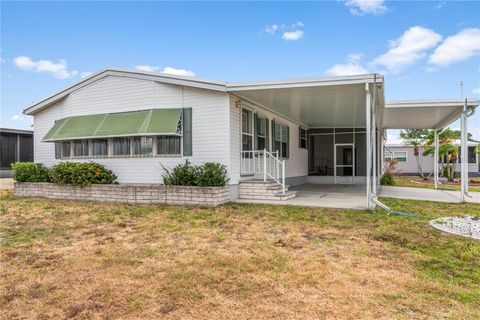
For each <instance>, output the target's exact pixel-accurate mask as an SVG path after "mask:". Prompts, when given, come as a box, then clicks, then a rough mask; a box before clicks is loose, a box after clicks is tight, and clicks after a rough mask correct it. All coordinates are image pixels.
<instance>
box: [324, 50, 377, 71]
mask: <svg viewBox="0 0 480 320" xmlns="http://www.w3.org/2000/svg"><path fill="white" fill-rule="evenodd" d="M361 58H362V55H361V54H360V53H352V54H349V55H348V59H347V60H348V63H345V64H342V63H339V64H335V65H334V66H333V67H331V68H330V69H328V70H327V74H329V75H332V76H345V75H354V74H365V73H368V69H367V68H365V67H364V66H362V65H361V63H360V60H361Z"/></svg>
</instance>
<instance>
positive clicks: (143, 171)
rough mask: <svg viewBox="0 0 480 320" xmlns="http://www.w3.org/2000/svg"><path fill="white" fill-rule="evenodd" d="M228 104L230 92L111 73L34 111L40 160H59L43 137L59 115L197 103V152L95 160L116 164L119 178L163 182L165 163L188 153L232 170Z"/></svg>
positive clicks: (194, 119)
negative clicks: (43, 140)
mask: <svg viewBox="0 0 480 320" xmlns="http://www.w3.org/2000/svg"><path fill="white" fill-rule="evenodd" d="M228 104H229V96H228V94H227V93H225V92H216V91H211V90H206V89H197V88H192V87H181V86H178V85H171V84H165V83H159V82H155V81H147V80H139V79H131V78H127V77H117V76H107V77H105V78H103V79H101V80H99V81H96V82H94V83H92V84H91V85H89V86H87V87H85V88H83V89H81V90H78V91H76V92H73V93H71V94H70V95H69V96H68V97H66V98H65V99H64V100H62V101H60V102H58V103H56V104H55V105H53V106H51V107H49V108H47V109H45V110H42V111H40V112H38V113H36V114H35V115H34V141H35V145H34V150H35V153H34V157H35V162H39V163H43V164H45V165H46V166H51V165H53V164H55V163H57V162H58V161H60V160H58V159H55V143H51V142H49V143H47V142H42V141H41V140H42V138H43V137H44V136H45V134H46V133H47V132H48V130H50V128H51V127H52V126H53V125H54V122H55V120H58V119H61V118H64V117H69V116H78V115H88V114H101V113H109V112H125V111H135V110H145V109H151V108H182V107H183V108H192V140H193V141H192V147H193V153H192V156H189V157H171V156H165V157H162V156H156V157H139V158H123V157H107V158H98V159H94V161H96V162H98V163H101V164H104V165H105V166H107V167H108V168H109V169H111V170H112V171H113V172H114V173H115V174H116V175H117V176H118V180H119V182H120V183H160V182H161V181H162V179H161V174H162V165H163V166H165V167H166V168H172V167H173V166H175V165H177V164H179V163H183V162H184V161H185V159H186V158H187V159H189V160H190V161H191V162H192V163H194V164H199V163H203V162H206V161H210V162H219V163H222V164H225V165H226V166H227V169H228V170H229V169H230V168H229V163H230V154H229V149H230V146H229V142H230V140H229V123H230V113H229V108H228ZM74 161H89V160H88V159H74ZM229 173H230V170H229Z"/></svg>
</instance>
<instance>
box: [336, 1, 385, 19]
mask: <svg viewBox="0 0 480 320" xmlns="http://www.w3.org/2000/svg"><path fill="white" fill-rule="evenodd" d="M344 2H345V5H346V6H347V7H349V8H350V13H351V14H353V15H356V16H363V15H365V14H373V15H375V16H379V15H382V14H384V13H386V12H387V11H388V8H387V6H386V5H385V4H384V1H383V0H346V1H344Z"/></svg>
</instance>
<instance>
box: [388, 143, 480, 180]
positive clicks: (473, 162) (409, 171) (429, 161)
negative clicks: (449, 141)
mask: <svg viewBox="0 0 480 320" xmlns="http://www.w3.org/2000/svg"><path fill="white" fill-rule="evenodd" d="M454 143H455V144H456V145H457V146H459V147H460V141H455V142H454ZM477 145H478V143H475V142H472V141H469V142H468V152H467V156H468V176H469V177H478V176H479V165H478V153H477V149H476V148H477ZM385 147H386V150H385V153H384V156H385V161H386V162H388V161H390V160H391V159H396V160H397V161H398V164H397V170H399V173H400V174H401V175H405V176H419V175H420V172H419V169H418V164H417V159H416V158H415V153H414V148H413V146H411V145H409V144H408V143H406V142H405V141H403V140H401V139H399V140H397V141H391V142H389V141H387V142H386V144H385ZM422 152H423V148H422V147H420V151H419V159H418V160H419V162H420V167H421V168H422V171H423V172H424V174H426V175H427V176H428V175H429V174H430V175H433V166H434V161H433V155H428V156H423V155H422ZM443 160H444V163H446V162H447V161H446V156H444V159H443ZM460 164H461V157H457V158H456V159H455V175H456V176H457V177H459V176H460V169H461V168H460ZM438 166H439V170H440V172H441V170H442V159H441V158H439V159H438Z"/></svg>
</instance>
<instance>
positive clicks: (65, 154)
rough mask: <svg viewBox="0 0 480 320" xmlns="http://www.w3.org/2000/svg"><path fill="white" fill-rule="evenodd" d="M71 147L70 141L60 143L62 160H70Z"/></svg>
mask: <svg viewBox="0 0 480 320" xmlns="http://www.w3.org/2000/svg"><path fill="white" fill-rule="evenodd" d="M71 145H72V144H71V142H70V141H63V142H62V158H70V150H71Z"/></svg>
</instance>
